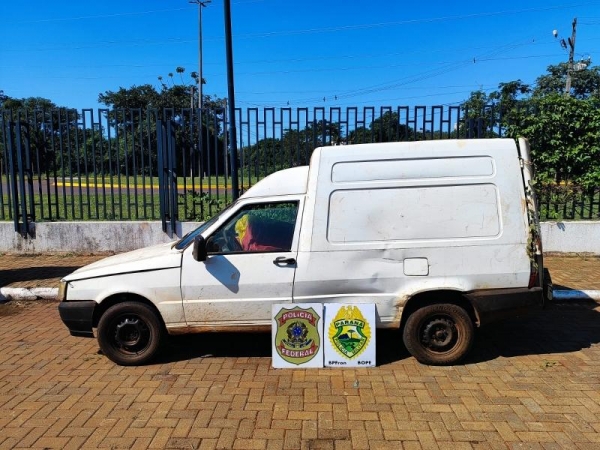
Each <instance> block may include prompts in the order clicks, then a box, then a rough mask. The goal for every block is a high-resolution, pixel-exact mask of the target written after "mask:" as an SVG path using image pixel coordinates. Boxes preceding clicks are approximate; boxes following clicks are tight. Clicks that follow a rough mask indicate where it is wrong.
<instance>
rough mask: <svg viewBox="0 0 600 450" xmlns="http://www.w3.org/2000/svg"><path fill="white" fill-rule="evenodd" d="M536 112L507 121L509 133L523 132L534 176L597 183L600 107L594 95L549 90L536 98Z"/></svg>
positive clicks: (579, 182) (558, 181)
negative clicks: (584, 96) (589, 97)
mask: <svg viewBox="0 0 600 450" xmlns="http://www.w3.org/2000/svg"><path fill="white" fill-rule="evenodd" d="M535 106H536V113H535V114H529V115H525V116H523V118H522V120H521V121H520V122H517V123H513V124H512V125H510V127H509V129H508V134H509V136H512V137H515V138H516V137H518V136H526V137H527V138H528V139H529V142H530V144H531V148H532V157H533V162H534V166H535V169H536V178H537V179H538V180H540V181H545V182H549V181H552V182H556V183H563V182H573V183H575V184H579V185H582V186H584V187H591V186H598V185H600V109H599V108H598V103H597V102H596V101H595V100H594V99H584V100H580V99H577V98H573V97H565V96H564V95H562V94H552V95H546V96H544V97H541V98H539V99H537V100H536V101H535Z"/></svg>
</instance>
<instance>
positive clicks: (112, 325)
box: [98, 302, 166, 366]
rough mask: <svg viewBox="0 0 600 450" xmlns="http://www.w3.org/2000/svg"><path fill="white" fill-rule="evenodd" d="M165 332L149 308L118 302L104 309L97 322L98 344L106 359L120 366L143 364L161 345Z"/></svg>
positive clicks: (160, 322) (141, 304) (154, 354)
mask: <svg viewBox="0 0 600 450" xmlns="http://www.w3.org/2000/svg"><path fill="white" fill-rule="evenodd" d="M165 334H166V333H165V329H164V326H163V324H162V321H161V319H160V318H159V317H158V315H157V314H156V313H155V312H154V310H153V309H152V308H150V307H149V306H148V305H145V304H143V303H139V302H123V303H117V304H116V305H114V306H111V307H110V308H108V309H107V310H106V312H105V313H104V314H103V315H102V317H101V318H100V322H99V323H98V344H99V345H100V349H101V350H102V353H104V354H105V355H106V356H107V357H108V359H110V360H111V361H113V362H115V363H116V364H119V365H121V366H136V365H141V364H146V363H147V362H149V361H150V360H151V359H153V358H154V357H155V356H156V355H157V354H158V352H159V351H160V348H161V346H162V343H163V341H164V338H165Z"/></svg>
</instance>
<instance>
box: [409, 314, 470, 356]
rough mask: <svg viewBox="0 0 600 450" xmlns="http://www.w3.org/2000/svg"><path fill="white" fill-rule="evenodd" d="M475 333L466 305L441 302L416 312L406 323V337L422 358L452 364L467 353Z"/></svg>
mask: <svg viewBox="0 0 600 450" xmlns="http://www.w3.org/2000/svg"><path fill="white" fill-rule="evenodd" d="M474 334H475V330H474V326H473V321H472V320H471V318H470V317H469V314H468V313H467V312H466V311H465V310H464V309H463V308H461V307H460V306H457V305H453V304H450V303H441V304H435V305H429V306H424V307H422V308H420V309H418V310H416V311H415V312H413V313H412V314H411V315H410V316H409V317H408V319H407V321H406V324H405V326H404V332H403V340H404V345H405V346H406V348H407V350H408V351H409V352H410V354H411V355H413V356H414V357H415V358H416V359H417V360H418V361H419V362H421V363H423V364H432V365H448V364H454V363H456V362H458V361H460V360H461V359H462V358H464V357H465V356H466V355H467V353H468V352H469V350H470V349H471V346H472V344H473V339H474Z"/></svg>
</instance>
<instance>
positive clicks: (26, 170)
mask: <svg viewBox="0 0 600 450" xmlns="http://www.w3.org/2000/svg"><path fill="white" fill-rule="evenodd" d="M20 129H21V133H22V136H21V139H22V148H23V150H24V153H25V154H24V155H23V156H24V159H25V161H24V167H23V171H22V172H21V176H22V177H26V178H27V180H26V181H27V197H28V200H29V210H27V211H26V214H25V220H24V221H23V222H24V223H25V224H26V230H27V231H28V232H29V224H30V223H31V222H35V199H34V197H33V173H32V171H31V169H32V165H31V126H30V125H29V123H27V122H26V123H23V124H22V125H21V127H20Z"/></svg>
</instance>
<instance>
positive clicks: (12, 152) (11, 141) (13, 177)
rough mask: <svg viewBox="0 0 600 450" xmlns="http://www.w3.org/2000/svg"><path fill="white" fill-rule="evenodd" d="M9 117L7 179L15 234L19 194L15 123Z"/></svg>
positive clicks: (17, 230)
mask: <svg viewBox="0 0 600 450" xmlns="http://www.w3.org/2000/svg"><path fill="white" fill-rule="evenodd" d="M12 119H13V118H12V117H11V120H10V122H9V123H8V131H7V134H8V179H9V184H8V185H9V186H10V190H11V191H12V217H13V224H14V228H15V231H16V232H17V233H20V232H21V228H20V226H19V218H20V212H19V194H18V190H17V173H16V171H15V157H16V148H15V145H16V144H15V137H14V133H15V132H14V129H15V122H13V120H12Z"/></svg>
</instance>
